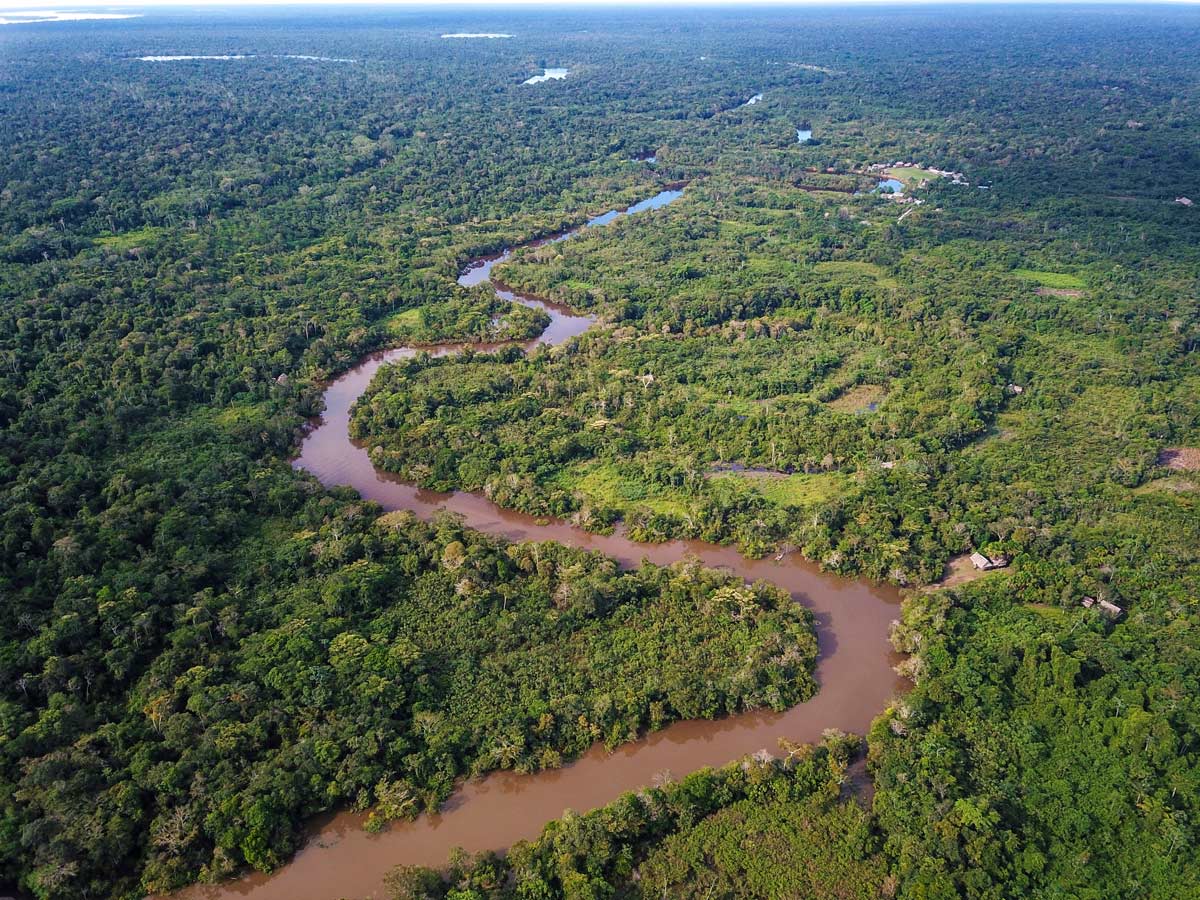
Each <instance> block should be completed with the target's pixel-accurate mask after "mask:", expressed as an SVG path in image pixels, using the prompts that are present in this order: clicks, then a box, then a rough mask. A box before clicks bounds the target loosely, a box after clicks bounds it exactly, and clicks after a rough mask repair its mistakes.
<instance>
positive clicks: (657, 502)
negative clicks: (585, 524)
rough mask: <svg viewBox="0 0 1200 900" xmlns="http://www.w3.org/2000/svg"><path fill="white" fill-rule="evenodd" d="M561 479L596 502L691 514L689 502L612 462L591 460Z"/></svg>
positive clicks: (618, 506) (613, 506)
mask: <svg viewBox="0 0 1200 900" xmlns="http://www.w3.org/2000/svg"><path fill="white" fill-rule="evenodd" d="M559 482H560V483H561V484H562V485H563V487H564V488H566V489H568V490H575V491H578V492H579V493H581V494H583V495H584V496H585V497H587V498H588V499H589V500H590V501H592V502H593V503H597V504H600V505H603V506H609V507H612V508H614V509H619V510H621V511H622V513H627V512H630V511H632V510H635V509H648V510H650V511H651V512H656V513H663V514H664V515H671V516H679V517H683V516H686V515H688V514H689V512H690V507H689V506H688V504H687V503H686V502H684V501H683V500H682V499H680V498H679V497H678V496H676V495H673V494H672V493H671V492H669V491H666V490H663V489H662V488H659V487H658V486H656V485H649V484H647V483H646V482H644V481H641V480H640V479H637V478H633V477H630V476H629V475H627V474H624V473H622V472H621V471H620V470H619V469H618V468H617V466H616V465H615V464H613V463H609V462H588V463H584V464H582V465H580V466H577V467H573V468H572V469H570V470H568V471H567V472H564V473H563V474H562V475H561V476H560V477H559Z"/></svg>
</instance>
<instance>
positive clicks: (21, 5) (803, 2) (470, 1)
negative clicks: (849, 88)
mask: <svg viewBox="0 0 1200 900" xmlns="http://www.w3.org/2000/svg"><path fill="white" fill-rule="evenodd" d="M946 2H952V3H956V4H960V5H983V4H985V3H986V4H990V5H995V4H997V3H1003V2H1005V0H751V2H748V3H747V2H738V0H124V2H120V0H118V2H114V0H75V2H70V0H0V12H8V13H10V14H11V13H12V12H14V11H18V10H48V9H49V10H59V11H68V10H88V11H90V12H94V13H113V14H116V13H121V12H124V11H130V12H132V11H135V10H140V9H145V8H146V7H155V6H158V7H163V6H172V7H204V6H209V7H212V6H225V7H232V6H243V7H246V6H345V5H352V4H353V5H360V6H408V7H425V8H436V7H439V6H440V7H445V8H447V9H451V8H456V7H457V8H463V7H505V6H508V7H513V6H522V7H537V6H547V7H557V8H561V7H564V6H739V5H753V6H866V5H872V6H881V5H886V6H910V5H917V4H930V3H946ZM1009 2H1025V3H1045V2H1051V3H1053V2H1060V3H1062V2H1070V3H1098V2H1099V3H1106V2H1109V3H1121V4H1126V3H1137V2H1139V0H1009ZM1141 2H1154V3H1164V2H1165V3H1172V4H1175V5H1178V4H1193V5H1194V4H1196V3H1200V0H1141Z"/></svg>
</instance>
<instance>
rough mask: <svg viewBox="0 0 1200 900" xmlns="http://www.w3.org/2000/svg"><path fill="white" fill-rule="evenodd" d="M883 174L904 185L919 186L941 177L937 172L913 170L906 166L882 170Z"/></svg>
mask: <svg viewBox="0 0 1200 900" xmlns="http://www.w3.org/2000/svg"><path fill="white" fill-rule="evenodd" d="M884 174H885V175H887V176H888V177H889V178H895V179H896V180H897V181H903V182H904V183H905V185H913V184H917V185H919V184H921V183H923V182H926V181H933V180H934V179H935V178H941V177H942V176H941V175H939V174H938V173H937V172H932V171H930V170H929V169H913V168H908V167H906V166H901V167H899V168H891V169H886V170H884Z"/></svg>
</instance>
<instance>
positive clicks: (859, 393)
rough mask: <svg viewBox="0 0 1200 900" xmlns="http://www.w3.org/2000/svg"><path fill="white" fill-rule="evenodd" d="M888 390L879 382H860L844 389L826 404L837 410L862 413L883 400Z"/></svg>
mask: <svg viewBox="0 0 1200 900" xmlns="http://www.w3.org/2000/svg"><path fill="white" fill-rule="evenodd" d="M886 396H887V391H885V390H884V389H883V388H882V387H880V386H879V385H877V384H859V385H855V386H854V387H852V388H850V389H849V390H847V391H843V392H842V394H841V395H840V396H838V397H837V399H835V400H830V401H829V402H828V403H826V404H825V405H826V406H828V407H829V408H830V409H832V410H836V411H837V412H849V413H861V412H870V411H871V408H872V405H878V404H879V403H882V402H883V398H884V397H886Z"/></svg>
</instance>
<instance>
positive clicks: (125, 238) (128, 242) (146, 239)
mask: <svg viewBox="0 0 1200 900" xmlns="http://www.w3.org/2000/svg"><path fill="white" fill-rule="evenodd" d="M165 230H166V229H163V228H158V227H156V226H154V225H146V226H144V227H142V228H137V229H134V230H133V231H122V232H121V233H120V234H104V235H101V236H99V237H97V238H94V239H93V243H95V244H96V246H97V247H104V248H105V249H106V250H117V251H125V250H132V249H133V248H134V247H145V246H147V245H148V244H152V243H154V242H155V241H156V240H158V238H159V237H161V236H162V233H163V231H165Z"/></svg>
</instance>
